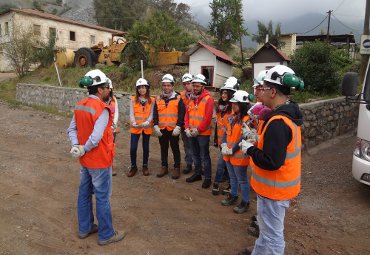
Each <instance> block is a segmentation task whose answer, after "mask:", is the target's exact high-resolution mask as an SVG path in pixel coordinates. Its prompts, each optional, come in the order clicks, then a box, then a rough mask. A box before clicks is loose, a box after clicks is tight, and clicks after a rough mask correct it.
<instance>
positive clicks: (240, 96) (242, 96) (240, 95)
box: [230, 90, 250, 103]
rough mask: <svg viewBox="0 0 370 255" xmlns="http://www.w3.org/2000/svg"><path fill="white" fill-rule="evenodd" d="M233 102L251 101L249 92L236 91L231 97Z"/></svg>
mask: <svg viewBox="0 0 370 255" xmlns="http://www.w3.org/2000/svg"><path fill="white" fill-rule="evenodd" d="M230 102H232V103H249V102H250V101H249V94H248V92H246V91H244V90H238V91H236V92H235V93H234V96H233V97H232V98H231V99H230Z"/></svg>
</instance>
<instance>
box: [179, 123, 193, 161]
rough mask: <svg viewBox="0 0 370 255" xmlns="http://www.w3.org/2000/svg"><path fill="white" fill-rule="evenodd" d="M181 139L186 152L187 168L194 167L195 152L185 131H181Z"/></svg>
mask: <svg viewBox="0 0 370 255" xmlns="http://www.w3.org/2000/svg"><path fill="white" fill-rule="evenodd" d="M181 139H182V142H183V143H184V151H185V162H186V165H187V166H192V165H193V150H192V148H191V144H190V141H189V139H190V138H189V137H187V136H186V133H185V131H184V130H182V131H181Z"/></svg>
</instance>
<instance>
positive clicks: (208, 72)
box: [201, 66, 214, 86]
mask: <svg viewBox="0 0 370 255" xmlns="http://www.w3.org/2000/svg"><path fill="white" fill-rule="evenodd" d="M201 73H202V74H203V75H204V77H206V79H207V83H208V84H207V85H208V86H213V73H214V67H213V66H202V67H201Z"/></svg>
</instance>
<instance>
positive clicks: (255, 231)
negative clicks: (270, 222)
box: [248, 226, 260, 238]
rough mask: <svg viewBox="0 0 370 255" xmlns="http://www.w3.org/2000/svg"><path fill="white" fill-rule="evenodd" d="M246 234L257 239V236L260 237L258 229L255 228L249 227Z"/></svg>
mask: <svg viewBox="0 0 370 255" xmlns="http://www.w3.org/2000/svg"><path fill="white" fill-rule="evenodd" d="M248 234H250V235H251V236H254V237H257V238H258V237H259V235H260V229H259V228H258V227H257V228H256V227H252V226H249V227H248Z"/></svg>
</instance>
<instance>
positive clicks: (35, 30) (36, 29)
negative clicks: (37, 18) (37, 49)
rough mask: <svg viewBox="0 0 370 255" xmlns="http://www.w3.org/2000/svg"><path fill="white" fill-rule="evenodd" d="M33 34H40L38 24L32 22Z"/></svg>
mask: <svg viewBox="0 0 370 255" xmlns="http://www.w3.org/2000/svg"><path fill="white" fill-rule="evenodd" d="M33 34H34V35H38V36H40V35H41V26H40V25H36V24H33Z"/></svg>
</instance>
